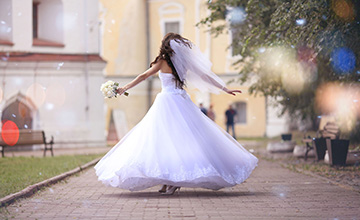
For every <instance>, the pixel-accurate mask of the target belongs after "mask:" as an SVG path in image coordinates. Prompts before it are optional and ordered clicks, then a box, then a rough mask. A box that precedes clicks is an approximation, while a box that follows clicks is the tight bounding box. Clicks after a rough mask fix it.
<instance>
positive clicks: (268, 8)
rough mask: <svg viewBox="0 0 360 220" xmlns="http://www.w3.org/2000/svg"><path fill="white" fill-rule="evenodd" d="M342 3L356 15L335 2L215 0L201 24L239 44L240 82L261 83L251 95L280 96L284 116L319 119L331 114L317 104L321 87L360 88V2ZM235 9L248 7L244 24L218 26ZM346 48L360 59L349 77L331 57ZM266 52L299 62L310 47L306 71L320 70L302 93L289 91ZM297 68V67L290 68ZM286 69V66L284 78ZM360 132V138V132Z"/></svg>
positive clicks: (321, 0) (233, 44)
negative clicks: (278, 50)
mask: <svg viewBox="0 0 360 220" xmlns="http://www.w3.org/2000/svg"><path fill="white" fill-rule="evenodd" d="M342 2H345V3H346V4H347V6H349V7H350V9H351V10H352V11H351V10H350V11H347V13H348V14H349V13H352V12H353V15H354V16H348V17H345V18H344V17H340V15H341V14H340V15H338V14H336V13H335V10H345V9H346V7H345V6H346V5H345V6H344V5H340V6H339V5H336V4H335V3H334V1H331V0H317V1H313V0H302V1H298V0H216V1H215V0H214V1H210V3H208V8H209V10H210V11H211V14H210V15H209V16H208V17H207V18H205V19H203V20H202V21H201V22H200V23H199V25H208V26H209V27H211V32H212V33H214V34H215V35H216V34H220V33H230V32H229V31H231V34H232V36H233V41H232V43H231V45H230V46H231V47H232V48H233V51H234V53H235V54H238V55H241V56H240V57H241V58H239V60H238V61H237V62H236V63H235V64H234V65H235V66H236V67H237V68H238V69H239V70H240V75H239V82H245V81H249V80H250V79H251V81H252V82H254V81H255V82H254V83H253V84H252V85H251V86H250V88H249V91H250V92H251V93H253V94H257V93H260V94H263V95H265V96H271V97H274V98H275V99H276V100H277V103H278V104H281V106H282V108H283V109H282V113H284V112H288V113H289V114H290V115H291V116H292V117H300V118H302V119H305V118H310V119H312V120H313V121H315V120H316V117H317V115H319V114H323V113H326V112H322V111H321V109H319V108H317V105H316V104H315V96H316V91H317V89H318V87H319V86H321V85H322V84H324V83H326V82H338V83H340V84H344V83H346V84H347V85H359V84H360V83H359V82H360V74H359V73H357V71H360V2H358V1H354V0H352V1H351V0H343V1H342ZM234 7H242V8H244V9H245V12H246V19H245V20H244V21H243V22H239V23H231V19H230V22H229V20H228V22H215V21H220V20H224V19H225V18H226V15H227V14H228V12H229V10H231V9H232V8H234ZM334 7H337V8H335V9H334ZM348 14H345V15H348ZM301 22H302V23H301ZM224 23H225V24H224ZM218 24H219V25H218ZM340 47H346V48H350V49H351V50H352V52H353V53H354V54H355V57H356V64H355V68H354V69H352V70H351V71H349V72H347V73H343V74H339V73H337V72H336V71H335V70H334V69H333V67H332V65H331V54H332V52H333V51H334V50H335V49H336V48H340ZM265 48H266V51H271V50H272V49H275V50H276V48H281V49H282V50H284V51H287V52H286V53H288V55H289V59H293V60H297V61H298V60H299V51H301V50H302V49H304V48H305V52H306V53H308V55H309V54H310V55H309V56H308V57H306V58H305V60H303V62H302V64H304V66H305V68H313V67H311V66H312V65H313V66H315V68H313V69H312V76H311V77H312V79H311V80H308V81H307V82H306V84H305V85H304V87H303V88H302V89H301V91H297V92H293V91H289V89H288V88H286V85H284V82H283V81H282V80H281V79H280V78H279V75H272V74H274V72H276V70H274V69H272V68H271V67H269V65H267V64H266V61H264V59H262V57H264V56H267V58H268V57H271V56H272V54H265V55H264V50H265ZM269 48H270V49H269ZM291 68H295V67H294V66H288V69H291ZM286 71H287V69H286V68H285V70H283V71H282V72H281V74H284V73H286ZM281 74H280V75H281ZM289 74H290V75H292V73H291V72H289ZM269 76H272V77H269ZM254 79H255V80H254ZM294 80H296V78H294ZM358 120H359V119H358ZM358 124H359V122H358ZM357 127H358V126H357ZM314 129H316V128H315V127H314ZM357 133H358V136H360V130H359V131H357Z"/></svg>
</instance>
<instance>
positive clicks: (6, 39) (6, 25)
mask: <svg viewBox="0 0 360 220" xmlns="http://www.w3.org/2000/svg"><path fill="white" fill-rule="evenodd" d="M12 10H13V9H12V1H11V0H0V45H7V46H12V45H14V44H13V43H12V33H13V31H12V29H13V27H12Z"/></svg>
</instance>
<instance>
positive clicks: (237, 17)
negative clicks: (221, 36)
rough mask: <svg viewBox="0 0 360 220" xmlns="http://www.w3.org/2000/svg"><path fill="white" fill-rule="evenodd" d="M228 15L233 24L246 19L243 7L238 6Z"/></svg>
mask: <svg viewBox="0 0 360 220" xmlns="http://www.w3.org/2000/svg"><path fill="white" fill-rule="evenodd" d="M228 16H229V19H230V22H231V24H241V23H243V22H244V21H245V19H246V12H245V10H244V9H243V8H240V7H236V8H233V9H231V10H230V11H229V14H228Z"/></svg>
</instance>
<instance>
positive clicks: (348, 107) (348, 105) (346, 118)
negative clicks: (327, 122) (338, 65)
mask: <svg viewBox="0 0 360 220" xmlns="http://www.w3.org/2000/svg"><path fill="white" fill-rule="evenodd" d="M359 99H360V87H359V86H354V85H349V84H339V83H326V84H323V85H321V86H320V87H319V88H318V90H317V91H316V98H315V101H316V106H317V108H318V109H319V110H320V111H321V112H322V113H325V114H328V115H334V116H335V118H336V122H337V123H338V124H339V126H340V128H341V130H342V131H344V132H349V131H351V130H352V129H354V127H355V125H356V121H357V119H358V118H360V105H359V102H358V101H357V100H359Z"/></svg>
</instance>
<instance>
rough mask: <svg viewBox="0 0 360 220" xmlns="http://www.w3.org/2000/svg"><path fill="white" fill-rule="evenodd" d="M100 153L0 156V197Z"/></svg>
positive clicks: (83, 162) (70, 167)
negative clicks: (52, 155) (53, 155)
mask: <svg viewBox="0 0 360 220" xmlns="http://www.w3.org/2000/svg"><path fill="white" fill-rule="evenodd" d="M100 156H101V155H74V156H56V157H5V158H0V177H1V178H0V198H2V197H4V196H6V195H9V194H11V193H15V192H18V191H20V190H22V189H24V188H26V187H27V186H29V185H32V184H35V183H38V182H41V181H43V180H46V179H48V178H51V177H54V176H56V175H59V174H62V173H64V172H67V171H70V170H72V169H75V168H76V167H79V166H81V165H84V164H85V163H87V162H90V161H92V160H94V159H96V158H98V157H100Z"/></svg>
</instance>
